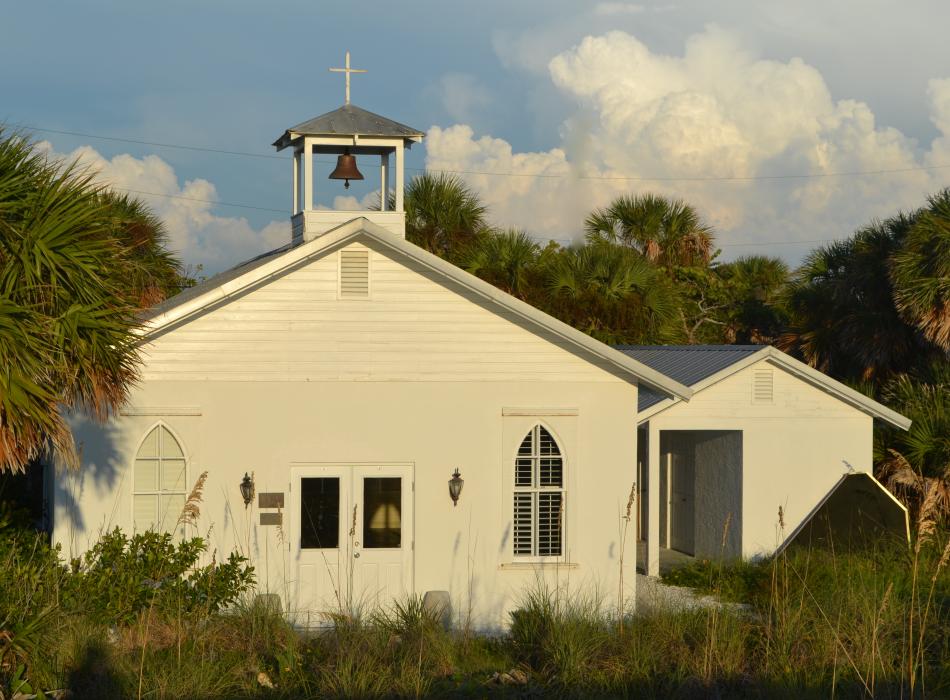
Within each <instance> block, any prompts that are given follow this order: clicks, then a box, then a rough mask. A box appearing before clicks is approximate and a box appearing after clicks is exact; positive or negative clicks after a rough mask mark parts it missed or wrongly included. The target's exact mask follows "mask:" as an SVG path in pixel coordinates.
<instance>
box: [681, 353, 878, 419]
mask: <svg viewBox="0 0 950 700" xmlns="http://www.w3.org/2000/svg"><path fill="white" fill-rule="evenodd" d="M674 414H675V415H676V416H683V417H685V416H693V417H697V418H716V417H750V418H775V419H781V420H784V419H787V418H790V417H793V416H801V417H809V418H822V417H825V418H830V417H833V416H839V417H842V416H848V417H854V416H858V415H860V411H858V410H857V409H856V408H852V407H851V406H849V405H848V404H847V403H845V402H844V401H841V400H840V399H838V398H836V397H834V396H832V395H831V394H829V393H828V392H826V391H823V390H822V389H820V388H818V387H815V386H812V385H811V384H809V383H808V382H805V381H803V380H801V379H799V378H798V377H796V376H794V375H793V374H791V373H789V372H787V371H785V370H784V369H782V368H781V367H778V366H776V365H773V364H771V363H769V362H768V361H766V360H763V361H761V362H757V363H755V364H754V365H751V366H749V367H746V368H745V369H742V370H740V371H738V372H736V373H735V374H733V375H731V376H729V377H726V378H725V379H723V380H722V381H720V382H718V383H716V384H714V385H712V386H710V387H708V388H706V389H703V390H702V391H699V392H697V393H696V394H694V395H693V397H692V398H691V399H690V400H689V402H688V403H684V402H680V403H679V404H677V405H676V406H675V407H674V409H673V410H671V411H670V412H669V413H668V414H667V415H674Z"/></svg>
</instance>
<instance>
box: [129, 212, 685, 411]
mask: <svg viewBox="0 0 950 700" xmlns="http://www.w3.org/2000/svg"><path fill="white" fill-rule="evenodd" d="M360 235H367V236H369V237H370V238H372V239H373V240H375V241H377V242H378V243H380V244H382V245H383V246H385V247H387V248H389V249H391V250H393V251H396V252H397V253H401V254H402V255H405V256H407V257H409V258H411V259H413V260H415V261H416V262H418V263H420V264H421V265H423V266H424V267H426V268H428V269H430V270H432V271H433V272H436V273H437V274H439V275H442V276H444V277H448V278H450V279H452V280H453V281H454V282H456V283H458V284H460V285H461V286H463V287H465V288H466V289H468V290H470V291H472V292H474V293H476V294H478V295H479V296H481V297H483V298H485V299H488V300H490V301H492V302H494V303H496V304H498V305H499V306H502V307H503V308H506V309H508V310H509V311H511V312H513V313H514V314H515V315H517V316H519V317H520V318H523V319H524V320H526V321H528V322H530V323H532V324H534V325H537V326H541V327H542V328H544V329H545V330H548V331H550V332H551V333H553V334H554V335H556V336H558V337H560V338H563V339H564V340H566V341H568V342H569V343H571V344H573V345H575V346H578V347H580V348H582V349H584V350H586V351H587V352H588V353H590V354H592V355H594V356H596V357H599V358H600V359H602V360H605V361H606V362H608V363H609V364H612V365H614V366H615V367H617V368H618V369H620V370H622V371H624V372H626V373H628V374H631V375H633V376H634V377H636V379H637V380H638V381H640V382H642V383H644V384H647V385H649V386H651V387H654V388H656V389H659V390H660V391H662V392H664V393H666V394H670V395H672V396H674V397H676V398H679V399H682V400H689V398H690V397H691V396H692V395H693V390H692V389H690V388H689V387H687V386H684V385H683V384H680V383H679V382H675V381H673V380H672V379H670V378H669V377H667V376H666V375H665V374H662V373H661V372H658V371H656V370H655V369H652V368H651V367H648V366H647V365H645V364H643V363H642V362H638V361H637V360H634V359H633V358H631V357H628V356H627V355H625V354H624V353H622V352H620V351H619V350H615V349H614V348H612V347H610V346H609V345H606V344H604V343H602V342H600V341H599V340H596V339H594V338H591V337H590V336H589V335H587V334H586V333H582V332H581V331H579V330H577V329H576V328H574V327H572V326H569V325H568V324H566V323H563V322H562V321H559V320H557V319H556V318H554V317H552V316H549V315H548V314H546V313H544V312H543V311H540V310H539V309H536V308H535V307H533V306H531V305H530V304H527V303H525V302H523V301H521V300H520V299H516V298H515V297H513V296H511V295H510V294H507V293H505V292H503V291H501V290H500V289H498V288H497V287H495V286H493V285H491V284H489V283H488V282H485V281H483V280H481V279H479V278H478V277H475V276H474V275H472V274H469V273H468V272H465V271H464V270H462V269H460V268H458V267H456V266H455V265H452V264H451V263H448V262H446V261H445V260H443V259H442V258H440V257H438V256H436V255H433V254H432V253H429V252H427V251H425V250H423V249H422V248H420V247H419V246H417V245H414V244H413V243H409V242H408V241H406V240H404V239H402V238H399V237H398V236H395V235H393V234H392V233H390V232H389V231H387V230H386V229H384V228H382V227H381V226H379V225H378V224H374V223H373V222H372V221H369V220H368V219H366V218H364V217H359V218H356V219H353V220H352V221H348V222H347V223H345V224H342V225H340V226H337V227H336V228H335V229H333V230H331V231H329V232H327V233H325V234H323V235H322V236H319V237H317V238H315V239H313V240H312V241H308V242H307V243H304V244H302V245H299V246H297V247H296V248H293V249H291V250H289V251H287V252H286V253H284V254H283V255H280V256H278V257H276V258H274V260H272V261H270V262H267V263H265V264H263V265H261V266H260V267H257V268H254V269H253V270H249V271H248V272H247V273H245V274H243V275H240V276H238V277H236V278H234V279H232V280H228V281H227V282H224V283H222V284H221V285H220V286H218V287H215V288H214V289H210V290H208V291H207V292H205V293H204V294H201V295H199V296H197V297H195V298H194V299H191V300H189V301H186V302H185V303H183V304H181V305H179V306H176V307H174V308H172V309H169V310H168V311H166V312H165V313H163V314H160V315H158V316H156V317H154V318H151V319H149V320H148V321H147V322H146V323H145V324H143V326H142V328H141V330H140V335H141V336H142V337H143V340H147V338H148V336H149V335H151V334H153V333H156V332H157V331H158V330H160V329H161V328H163V327H165V326H167V325H169V324H171V323H176V322H180V321H183V320H185V319H187V318H188V317H189V316H192V315H194V314H197V313H199V312H200V311H201V310H203V309H205V308H206V307H208V306H211V305H212V304H218V303H221V302H224V301H226V300H227V299H229V298H230V297H233V296H235V295H237V294H240V293H241V292H244V291H245V290H248V289H249V288H251V287H254V286H257V285H260V284H261V283H263V282H265V281H266V280H267V279H268V278H270V277H275V276H278V275H280V274H282V273H284V272H285V271H287V270H289V269H291V268H293V267H295V266H297V265H299V264H301V263H303V262H304V261H306V260H307V259H309V258H311V257H314V256H316V255H319V254H323V253H325V252H329V251H331V250H332V249H333V248H335V247H337V246H340V245H343V244H345V243H346V242H347V241H349V240H350V239H351V238H356V237H358V236H360Z"/></svg>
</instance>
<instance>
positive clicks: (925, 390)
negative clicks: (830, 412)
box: [875, 360, 950, 520]
mask: <svg viewBox="0 0 950 700" xmlns="http://www.w3.org/2000/svg"><path fill="white" fill-rule="evenodd" d="M882 398H883V400H884V401H885V402H886V403H887V404H888V405H889V406H890V407H891V408H893V409H894V410H896V411H899V412H900V413H902V414H903V415H905V416H907V417H908V418H910V419H911V420H912V421H913V423H911V426H910V430H908V431H903V430H894V429H886V430H882V431H878V432H877V433H876V434H875V438H876V439H875V458H876V461H877V462H878V464H880V465H881V477H882V478H883V479H884V480H885V482H886V483H887V485H888V486H889V487H890V488H891V489H892V490H894V491H896V492H897V493H899V494H900V495H902V496H904V498H905V499H906V500H908V501H909V502H910V503H911V504H912V505H914V506H917V507H919V506H920V505H921V504H922V503H924V502H925V501H928V502H929V503H930V504H931V507H932V509H933V513H934V515H936V516H937V517H938V518H939V519H943V520H946V519H948V518H950V363H948V362H947V361H946V360H939V361H935V362H934V363H933V364H932V365H931V366H930V367H928V368H925V369H923V370H919V371H918V372H916V373H915V374H914V375H907V374H903V375H900V376H898V377H896V378H894V379H893V380H891V381H890V382H888V383H887V385H885V387H884V390H883V396H882ZM928 499H929V500H928Z"/></svg>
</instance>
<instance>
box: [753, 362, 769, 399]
mask: <svg viewBox="0 0 950 700" xmlns="http://www.w3.org/2000/svg"><path fill="white" fill-rule="evenodd" d="M772 389H773V387H772V370H770V369H757V370H756V371H755V372H754V373H753V374H752V403H772V401H773V398H774V397H773V390H772Z"/></svg>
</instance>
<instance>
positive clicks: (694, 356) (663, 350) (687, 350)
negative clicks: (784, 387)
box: [614, 345, 767, 411]
mask: <svg viewBox="0 0 950 700" xmlns="http://www.w3.org/2000/svg"><path fill="white" fill-rule="evenodd" d="M764 347H767V346H765V345H615V346H614V348H615V349H617V350H619V351H620V352H622V353H623V354H624V355H628V356H630V357H632V358H633V359H635V360H637V361H639V362H642V363H643V364H645V365H646V366H647V367H650V368H652V369H655V370H656V371H657V372H662V373H663V374H665V375H666V376H667V377H669V378H670V379H672V380H674V381H677V382H679V383H680V384H685V385H686V386H689V387H692V386H693V385H694V384H696V383H698V382H701V381H702V380H704V379H706V378H707V377H711V376H712V375H714V374H716V373H717V372H719V371H721V370H724V369H725V368H726V367H729V366H731V365H733V364H735V363H736V362H739V361H740V360H744V359H745V358H747V357H748V356H749V355H753V354H755V353H757V352H759V351H760V350H761V349H762V348H764ZM638 395H639V401H638V406H637V409H638V410H640V411H643V410H644V409H647V408H649V407H650V406H653V405H654V404H658V403H659V402H660V401H662V400H663V399H665V398H668V397H667V396H666V395H665V394H662V393H660V392H657V391H654V390H653V389H651V388H650V387H648V386H644V385H642V384H641V385H640V389H639V393H638Z"/></svg>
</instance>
